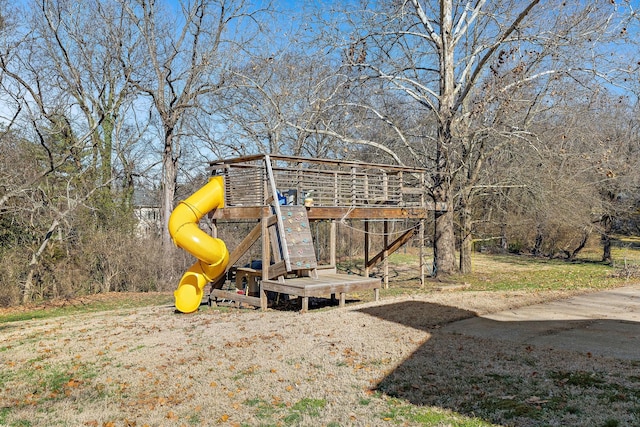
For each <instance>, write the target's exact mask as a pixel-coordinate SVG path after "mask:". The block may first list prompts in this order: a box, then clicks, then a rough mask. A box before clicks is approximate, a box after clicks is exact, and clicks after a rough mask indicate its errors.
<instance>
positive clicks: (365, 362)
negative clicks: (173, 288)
mask: <svg viewBox="0 0 640 427" xmlns="http://www.w3.org/2000/svg"><path fill="white" fill-rule="evenodd" d="M570 295H571V293H569V292H547V293H526V292H501V293H493V292H469V291H449V292H434V293H430V294H423V295H415V296H403V297H397V298H389V299H384V300H382V301H377V302H367V303H352V304H348V305H347V307H345V308H325V309H317V310H311V311H310V312H308V313H303V314H301V313H298V312H295V311H284V310H283V311H279V310H268V311H266V312H261V311H258V310H249V309H240V310H238V309H228V308H222V309H210V308H208V307H206V306H203V307H202V308H201V310H200V311H198V312H197V313H193V314H190V315H184V314H177V313H175V311H174V308H173V307H171V306H169V305H167V306H157V307H146V308H137V309H121V310H116V311H109V312H102V313H86V314H79V315H73V316H67V317H60V318H54V319H48V320H33V321H25V322H13V323H6V324H0V370H1V372H2V375H1V376H0V425H3V424H7V425H20V423H23V424H24V423H26V422H28V423H29V425H32V426H55V425H70V426H144V425H149V426H159V425H162V426H174V425H175V426H180V425H187V426H188V425H229V426H242V425H246V426H258V425H283V426H286V425H299V426H320V425H325V426H329V425H332V426H338V425H343V426H344V425H350V426H379V425H395V424H401V425H449V423H451V422H452V420H453V421H455V420H456V419H458V420H459V419H461V418H460V417H461V416H466V417H477V418H478V419H479V420H484V421H485V422H490V423H495V424H501V425H513V426H537V425H541V424H545V425H563V426H582V425H586V424H588V425H604V424H605V423H606V422H608V421H610V420H617V421H618V422H619V424H618V425H638V418H637V417H638V411H637V409H638V408H639V407H640V393H639V392H638V391H637V390H638V388H639V387H638V385H639V383H640V377H639V376H638V375H637V369H638V367H637V365H636V366H634V365H633V363H632V362H628V361H627V362H625V361H619V360H612V359H604V358H597V357H590V356H589V355H583V354H578V353H568V352H563V351H549V349H545V348H534V347H526V348H521V346H519V345H515V344H510V343H507V342H497V341H488V340H486V339H480V338H472V337H463V336H460V335H455V334H448V333H445V332H443V331H442V328H441V326H442V325H444V324H446V323H449V322H452V321H455V320H458V319H462V318H466V317H470V316H476V315H479V314H485V313H490V312H495V311H500V310H505V309H508V308H514V307H519V306H524V305H530V304H535V303H539V302H542V301H546V300H550V299H558V298H563V297H568V296H570ZM124 297H126V294H125V296H124ZM633 372H636V374H633ZM428 410H431V411H432V412H436V413H438V414H441V416H442V417H443V418H440V419H441V420H443V421H440V422H441V424H438V422H439V421H434V422H433V423H430V424H424V421H423V420H424V418H420V416H419V415H420V414H424V413H426V412H427V411H428ZM456 414H460V415H456ZM634 417H635V418H634ZM434 419H435V418H434ZM586 420H588V422H587V421H586ZM612 425H613V424H612Z"/></svg>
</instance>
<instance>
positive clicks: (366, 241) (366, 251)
mask: <svg viewBox="0 0 640 427" xmlns="http://www.w3.org/2000/svg"><path fill="white" fill-rule="evenodd" d="M364 277H369V221H368V220H366V219H365V220H364Z"/></svg>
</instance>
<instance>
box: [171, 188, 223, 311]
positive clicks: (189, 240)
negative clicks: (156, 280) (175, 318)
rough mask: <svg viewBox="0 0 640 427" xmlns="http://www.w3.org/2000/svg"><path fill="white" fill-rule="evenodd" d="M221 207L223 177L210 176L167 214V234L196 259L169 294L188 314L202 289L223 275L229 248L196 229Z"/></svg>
mask: <svg viewBox="0 0 640 427" xmlns="http://www.w3.org/2000/svg"><path fill="white" fill-rule="evenodd" d="M221 207H224V178H223V177H221V176H215V177H212V178H211V179H210V180H209V182H208V183H207V184H206V185H205V186H203V187H202V188H201V189H199V190H198V191H196V192H195V193H193V194H192V195H191V196H189V197H188V198H187V199H186V200H183V201H181V202H180V203H179V204H178V206H176V208H175V209H174V210H173V212H172V213H171V216H170V217H169V234H170V235H171V238H172V239H173V242H174V243H175V244H176V246H178V247H179V248H181V249H184V250H185V251H187V252H189V253H190V254H191V255H193V256H194V257H196V258H198V261H197V262H196V263H195V264H193V265H192V266H191V267H190V268H189V269H188V270H187V271H186V273H184V275H183V276H182V279H180V283H179V284H178V289H176V290H175V292H174V293H173V295H174V297H175V300H176V308H177V309H178V310H180V311H181V312H183V313H192V312H194V311H196V310H197V309H198V307H199V306H200V303H201V301H202V294H203V289H204V287H205V286H206V284H207V283H208V282H213V281H215V280H216V279H218V278H219V277H220V276H222V275H223V274H224V271H225V268H226V267H227V263H228V262H229V251H228V250H227V247H226V245H225V244H224V242H223V241H222V240H220V239H216V238H214V237H211V236H210V235H208V234H207V233H205V232H204V231H202V230H201V229H200V227H199V226H198V223H199V222H200V219H201V218H202V217H203V216H205V215H206V214H207V213H209V212H211V211H212V210H214V209H217V208H221Z"/></svg>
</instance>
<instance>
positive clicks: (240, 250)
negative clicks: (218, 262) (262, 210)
mask: <svg viewBox="0 0 640 427" xmlns="http://www.w3.org/2000/svg"><path fill="white" fill-rule="evenodd" d="M273 223H275V217H274V216H271V217H269V218H267V224H268V225H271V224H273ZM261 235H262V222H259V223H258V224H256V226H255V227H253V229H251V231H250V232H249V234H247V236H246V237H245V238H244V239H242V242H240V244H239V245H238V246H237V247H236V248H235V249H234V250H233V252H231V253H230V254H229V264H227V271H229V269H230V268H231V267H232V266H233V265H234V264H235V263H236V262H237V261H238V260H239V259H240V258H241V257H242V255H244V254H245V253H246V252H247V251H248V250H249V248H250V247H251V246H252V245H253V244H254V243H255V242H256V240H258V238H260V236H261Z"/></svg>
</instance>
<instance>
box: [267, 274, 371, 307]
mask: <svg viewBox="0 0 640 427" xmlns="http://www.w3.org/2000/svg"><path fill="white" fill-rule="evenodd" d="M381 284H382V281H381V280H380V279H378V278H374V277H362V276H355V275H350V274H338V273H331V274H328V273H323V274H319V275H318V277H317V278H313V277H295V278H292V279H284V280H263V281H262V290H263V292H264V291H272V292H279V293H284V294H289V295H296V296H298V297H301V298H302V311H307V310H308V309H309V297H321V296H333V295H340V307H343V306H344V304H345V297H346V294H348V293H352V292H357V291H364V290H373V291H374V297H375V300H376V301H377V300H378V298H379V290H380V287H381Z"/></svg>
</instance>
